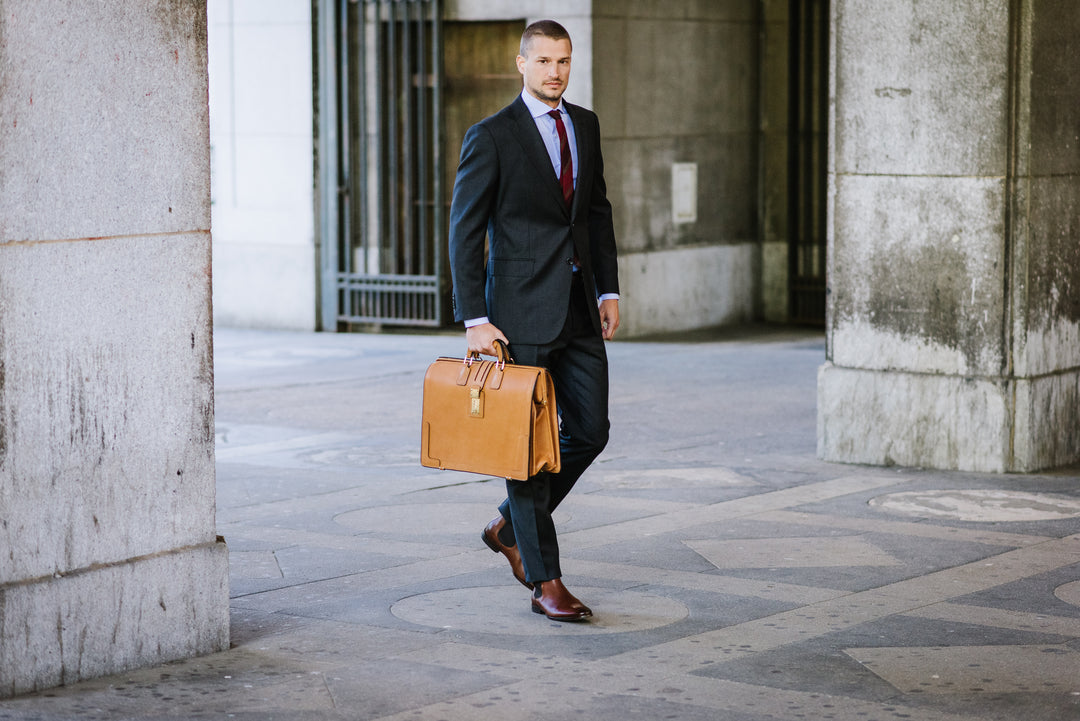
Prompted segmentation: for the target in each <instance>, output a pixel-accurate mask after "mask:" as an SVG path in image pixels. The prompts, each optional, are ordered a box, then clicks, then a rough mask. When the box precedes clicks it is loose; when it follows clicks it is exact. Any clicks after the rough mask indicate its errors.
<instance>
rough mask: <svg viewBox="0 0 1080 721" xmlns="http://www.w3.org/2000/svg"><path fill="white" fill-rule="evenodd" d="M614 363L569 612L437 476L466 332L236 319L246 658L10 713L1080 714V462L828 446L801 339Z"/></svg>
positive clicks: (122, 679) (226, 371) (227, 386)
mask: <svg viewBox="0 0 1080 721" xmlns="http://www.w3.org/2000/svg"><path fill="white" fill-rule="evenodd" d="M748 331H749V332H746V333H743V334H739V333H736V332H732V331H726V332H724V333H717V334H711V335H710V334H701V333H699V334H695V335H694V336H687V337H683V338H680V339H668V340H667V341H651V342H619V343H614V344H610V345H609V354H610V357H611V366H612V404H611V405H612V441H611V444H610V445H609V447H608V449H607V450H605V452H604V454H603V455H602V456H601V457H600V459H598V462H597V463H596V464H595V465H594V467H593V468H592V469H590V471H589V472H588V473H587V474H586V475H585V476H584V477H583V478H582V480H581V482H580V483H579V485H578V487H577V488H576V489H575V490H574V492H573V493H572V494H571V495H570V497H569V498H568V499H567V501H566V503H565V504H564V506H563V507H562V508H560V510H559V511H558V513H557V514H556V521H557V524H558V526H559V528H560V530H561V533H560V544H561V547H562V550H563V556H564V562H563V567H564V571H565V572H566V577H565V579H566V582H567V585H568V586H570V587H571V589H572V590H574V591H575V592H576V593H577V594H578V595H579V596H580V597H581V598H582V599H583V600H584V601H585V602H586V603H589V604H590V605H591V606H592V607H593V610H594V612H595V614H596V615H595V617H594V618H593V619H592V621H591V622H588V623H581V624H561V623H557V622H553V621H549V620H548V619H545V618H543V617H542V616H538V615H536V614H534V613H532V612H531V610H530V607H529V599H528V592H527V591H526V590H525V589H523V588H522V587H521V586H520V585H518V584H517V583H516V582H515V581H514V580H513V578H512V577H511V576H510V574H509V572H508V568H507V567H506V564H505V561H504V560H503V559H502V557H501V556H498V555H496V554H493V553H491V552H490V551H489V550H488V549H487V548H486V546H484V545H483V544H482V543H481V542H480V540H479V533H480V529H481V528H482V527H483V525H484V524H485V523H486V522H487V520H489V519H490V518H491V517H492V516H494V514H495V506H496V505H497V503H498V502H499V500H501V498H502V495H503V493H504V487H503V481H502V480H501V479H492V478H486V477H482V476H474V475H469V474H462V473H454V472H440V471H435V470H432V469H425V468H422V467H420V465H419V462H418V458H417V455H418V453H417V442H418V428H419V418H420V406H421V385H422V378H423V372H424V370H425V369H426V367H427V365H428V363H430V362H431V360H433V359H434V358H435V357H436V356H439V355H447V356H459V355H461V351H462V349H463V340H462V337H461V335H460V334H458V333H453V334H450V333H436V334H381V335H337V334H307V333H278V332H258V331H233V330H221V329H219V330H218V331H217V332H216V336H217V337H216V339H215V373H216V413H217V473H218V519H217V523H218V531H219V533H221V534H222V535H224V536H225V537H226V540H227V541H228V545H229V549H230V556H231V564H230V568H231V589H232V593H231V596H232V602H231V603H232V642H233V647H232V649H231V650H229V651H228V652H225V653H220V654H216V655H213V656H209V657H204V658H199V659H190V660H187V661H182V662H177V663H172V664H168V665H165V666H161V667H157V668H151V669H143V670H139V671H133V672H130V673H126V674H121V675H118V676H113V677H108V678H102V679H97V680H93V681H88V682H84V683H81V684H77V685H74V686H70V687H64V688H58V689H51V690H46V691H43V692H41V693H38V694H32V695H27V696H22V697H18V698H14V699H9V700H4V701H0V721H5V720H8V719H10V720H12V721H30V720H35V721H54V720H58V719H80V720H82V719H110V720H112V719H130V720H132V721H134V720H136V719H170V718H171V719H188V718H190V719H210V720H213V721H217V720H218V719H222V720H224V719H252V720H254V719H258V720H259V721H264V720H267V719H270V720H273V719H281V720H283V721H284V720H288V721H307V720H309V719H311V720H314V719H319V720H323V719H327V720H330V721H338V720H341V721H345V720H350V721H351V720H358V719H364V720H367V719H372V720H374V719H396V720H399V721H426V720H431V721H436V720H447V721H454V720H457V719H461V720H462V721H466V720H467V721H477V720H478V719H499V720H500V721H502V720H508V721H515V720H519V719H520V720H526V719H527V720H532V719H545V720H551V719H555V720H560V721H561V720H563V719H575V718H589V719H600V720H601V721H603V720H606V719H610V720H612V721H614V720H616V719H618V720H619V721H622V720H623V719H628V718H630V719H633V718H641V719H650V720H652V719H680V720H686V721H693V720H696V719H702V720H708V721H717V720H720V721H767V720H774V721H775V720H794V719H803V718H806V719H843V720H851V721H874V720H877V721H885V720H888V719H922V720H925V721H974V720H976V719H979V720H983V719H992V720H996V719H1000V720H1001V721H1016V720H1017V719H1038V720H1040V721H1041V720H1043V719H1054V720H1055V721H1056V720H1057V719H1070V718H1076V719H1080V469H1076V468H1072V469H1061V470H1057V471H1053V472H1047V473H1042V474H1032V475H987V474H973V473H947V472H937V471H930V470H926V469H917V468H895V467H894V468H872V467H860V466H841V465H835V464H827V463H823V462H821V461H818V460H817V459H816V457H815V447H816V439H815V425H814V424H815V394H816V373H817V368H818V367H819V366H820V365H821V363H822V362H823V361H824V342H823V340H822V338H821V337H820V336H819V335H816V334H814V333H811V332H804V331H790V330H776V329H763V328H755V329H748Z"/></svg>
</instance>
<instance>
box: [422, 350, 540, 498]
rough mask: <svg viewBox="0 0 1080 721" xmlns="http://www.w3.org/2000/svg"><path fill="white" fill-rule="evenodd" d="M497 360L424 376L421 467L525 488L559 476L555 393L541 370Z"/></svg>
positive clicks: (443, 362)
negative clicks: (537, 479) (534, 480)
mask: <svg viewBox="0 0 1080 721" xmlns="http://www.w3.org/2000/svg"><path fill="white" fill-rule="evenodd" d="M496 350H498V351H499V355H498V356H497V358H496V360H481V358H480V356H478V355H472V356H470V357H468V358H439V359H437V360H436V361H435V362H434V363H432V364H431V365H430V366H428V370H427V374H426V375H425V376H424V409H423V422H422V427H421V432H420V463H421V465H423V466H426V467H428V468H440V469H449V470H454V471H468V472H470V473H483V474H486V475H490V476H501V477H503V478H512V479H515V480H519V481H523V480H526V479H528V478H529V477H531V476H534V475H536V474H537V473H539V472H540V471H551V472H553V473H557V472H558V471H559V468H560V459H559V419H558V412H557V409H556V406H555V386H554V384H553V383H552V381H551V374H549V373H548V372H547V370H546V369H544V368H538V367H535V366H525V365H516V364H514V362H513V359H512V358H510V357H509V354H508V353H507V350H506V346H505V345H503V344H502V343H501V342H499V343H497V344H496Z"/></svg>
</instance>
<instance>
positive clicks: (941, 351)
mask: <svg viewBox="0 0 1080 721" xmlns="http://www.w3.org/2000/svg"><path fill="white" fill-rule="evenodd" d="M834 181H835V191H834V194H833V198H832V202H833V204H834V207H833V212H832V218H831V220H830V226H831V231H832V233H833V238H832V254H831V261H830V263H831V265H830V268H829V277H830V291H831V296H830V297H831V301H830V303H831V313H830V318H829V332H830V334H831V336H832V344H831V345H832V348H833V358H832V360H833V361H834V362H835V363H836V364H837V365H841V366H846V367H853V368H876V369H886V368H891V369H901V370H909V371H916V372H922V373H951V374H957V375H972V374H975V375H985V376H993V375H997V374H998V373H1000V371H1001V368H1002V364H1003V363H1004V359H1005V349H1004V348H1003V336H1004V332H1003V323H1004V299H1003V296H1002V288H1003V287H1004V277H1005V262H1004V252H1005V249H1004V241H1003V237H1004V213H1003V212H1002V207H1003V204H1004V192H1005V187H1004V186H1005V183H1004V180H1003V179H1001V178H986V179H983V178H940V177H914V178H911V177H887V176H886V177H879V176H850V175H839V176H837V177H835V178H834Z"/></svg>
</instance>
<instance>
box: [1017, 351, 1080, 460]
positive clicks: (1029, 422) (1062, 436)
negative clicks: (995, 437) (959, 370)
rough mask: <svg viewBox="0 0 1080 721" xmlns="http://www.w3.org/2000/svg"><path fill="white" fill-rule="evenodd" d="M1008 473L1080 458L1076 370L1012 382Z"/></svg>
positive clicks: (1079, 393) (1079, 396)
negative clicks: (1011, 445)
mask: <svg viewBox="0 0 1080 721" xmlns="http://www.w3.org/2000/svg"><path fill="white" fill-rule="evenodd" d="M1014 436H1015V442H1014V456H1015V459H1014V461H1013V464H1012V467H1011V468H1010V469H1009V470H1011V471H1019V472H1025V473H1027V472H1032V471H1038V470H1041V469H1043V468H1054V467H1057V466H1064V465H1067V464H1070V463H1075V462H1076V461H1077V459H1080V371H1077V370H1073V371H1071V372H1069V373H1057V374H1054V375H1049V376H1043V377H1041V378H1032V379H1027V378H1023V379H1020V380H1018V381H1017V382H1016V431H1015V434H1014Z"/></svg>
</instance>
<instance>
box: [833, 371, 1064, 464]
mask: <svg viewBox="0 0 1080 721" xmlns="http://www.w3.org/2000/svg"><path fill="white" fill-rule="evenodd" d="M817 452H818V457H820V458H821V459H822V460H826V461H834V462H839V463H866V464H870V465H881V466H891V465H903V466H916V467H925V468H937V469H943V470H963V471H981V472H994V473H1003V472H1031V471H1037V470H1041V469H1044V468H1052V467H1056V466H1063V465H1067V464H1070V463H1075V462H1076V461H1077V460H1080V371H1073V372H1070V373H1067V374H1057V375H1053V376H1045V377H1041V378H1034V379H1004V378H1001V379H987V378H966V377H960V376H948V375H934V374H918V373H907V372H902V371H880V370H859V369H852V368H841V367H838V366H834V365H833V364H831V363H826V364H825V365H823V366H822V367H821V368H820V370H819V371H818V422H817Z"/></svg>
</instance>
